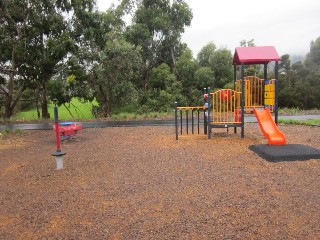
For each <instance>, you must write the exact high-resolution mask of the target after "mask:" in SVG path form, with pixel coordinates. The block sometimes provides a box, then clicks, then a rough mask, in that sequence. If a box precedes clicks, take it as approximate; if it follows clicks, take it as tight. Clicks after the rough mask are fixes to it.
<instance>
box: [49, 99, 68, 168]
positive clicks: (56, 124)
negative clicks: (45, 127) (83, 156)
mask: <svg viewBox="0 0 320 240" xmlns="http://www.w3.org/2000/svg"><path fill="white" fill-rule="evenodd" d="M53 101H54V107H53V111H54V129H55V133H56V143H57V149H56V151H54V152H52V153H51V156H54V157H55V158H56V166H57V167H56V170H61V169H63V160H62V156H63V155H66V154H67V153H66V152H63V151H61V142H60V134H59V117H58V107H57V99H53Z"/></svg>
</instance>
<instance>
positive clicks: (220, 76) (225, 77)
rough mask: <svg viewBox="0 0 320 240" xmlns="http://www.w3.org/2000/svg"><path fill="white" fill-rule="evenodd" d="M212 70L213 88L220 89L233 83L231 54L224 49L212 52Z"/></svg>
mask: <svg viewBox="0 0 320 240" xmlns="http://www.w3.org/2000/svg"><path fill="white" fill-rule="evenodd" d="M212 68H213V69H214V78H215V86H214V87H217V88H222V87H223V86H224V85H225V84H226V83H228V82H232V81H233V68H232V54H231V51H230V50H228V49H226V48H221V49H218V50H216V51H215V52H214V55H213V59H212V67H211V69H212Z"/></svg>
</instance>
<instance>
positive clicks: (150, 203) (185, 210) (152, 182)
mask: <svg viewBox="0 0 320 240" xmlns="http://www.w3.org/2000/svg"><path fill="white" fill-rule="evenodd" d="M279 128H280V130H281V131H283V132H284V133H285V134H286V136H287V139H288V143H292V144H293V143H295V144H305V145H309V146H312V147H315V148H318V149H320V134H319V130H320V128H319V127H310V126H294V125H280V126H279ZM0 137H1V136H0ZM1 138H2V140H0V239H23V240H25V239H128V240H129V239H130V240H131V239H320V160H319V159H318V160H316V159H311V160H307V161H294V162H278V163H271V162H267V161H265V160H264V159H262V158H260V157H259V156H258V155H256V154H255V153H253V152H252V151H250V150H249V149H248V147H249V146H250V145H253V144H263V143H267V140H266V139H264V137H263V135H262V133H261V131H260V129H259V126H258V124H257V123H255V124H246V125H245V138H244V139H241V138H240V134H239V133H238V134H233V133H232V131H229V133H227V132H226V130H225V129H219V130H216V129H215V130H214V134H213V138H212V139H211V140H208V139H207V138H206V137H195V138H191V137H184V138H181V139H179V140H178V141H176V140H175V134H174V127H132V128H131V127H127V128H104V129H83V130H81V131H80V132H78V134H77V137H76V138H75V139H74V140H67V141H64V142H63V143H62V150H63V151H66V152H67V155H65V156H64V158H63V160H64V169H63V170H59V171H57V170H55V159H54V158H53V157H52V156H51V155H50V153H51V152H53V151H54V150H55V135H54V132H53V131H44V130H43V131H27V132H23V133H22V134H7V135H5V136H2V137H1Z"/></svg>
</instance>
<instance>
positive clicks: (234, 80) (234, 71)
mask: <svg viewBox="0 0 320 240" xmlns="http://www.w3.org/2000/svg"><path fill="white" fill-rule="evenodd" d="M236 81H237V65H236V64H234V65H233V90H234V91H235V90H236Z"/></svg>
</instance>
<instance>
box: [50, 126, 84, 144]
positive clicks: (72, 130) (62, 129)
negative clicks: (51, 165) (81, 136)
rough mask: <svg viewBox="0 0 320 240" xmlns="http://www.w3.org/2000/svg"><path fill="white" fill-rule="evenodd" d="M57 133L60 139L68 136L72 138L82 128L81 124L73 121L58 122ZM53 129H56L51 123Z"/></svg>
mask: <svg viewBox="0 0 320 240" xmlns="http://www.w3.org/2000/svg"><path fill="white" fill-rule="evenodd" d="M58 128H59V134H60V139H61V140H65V139H69V138H74V137H75V136H76V134H77V132H78V131H79V130H81V129H82V125H81V124H80V123H74V122H62V123H60V124H59V127H58ZM53 130H54V131H55V130H56V126H55V125H53Z"/></svg>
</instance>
